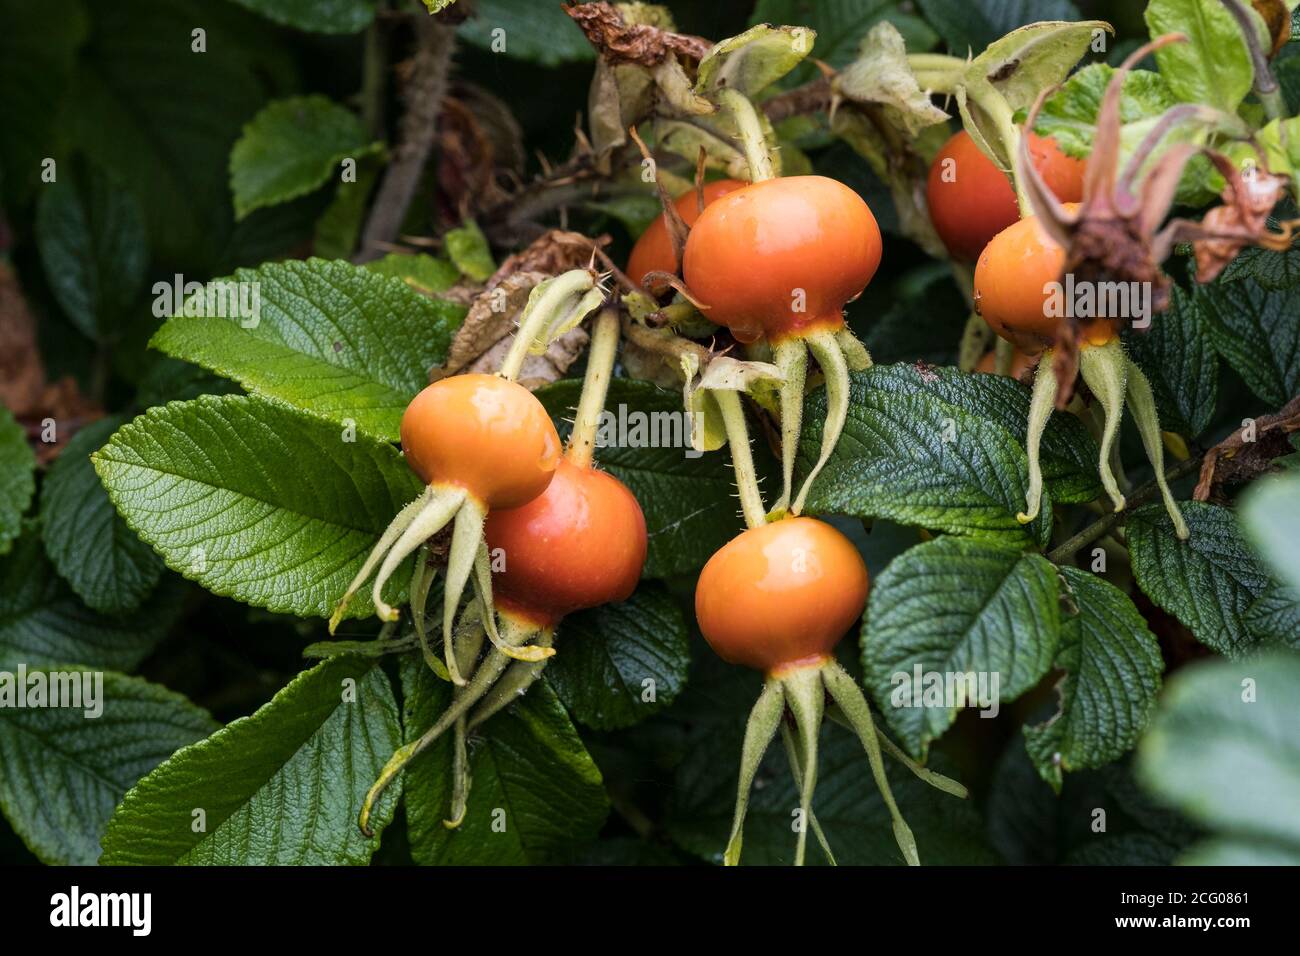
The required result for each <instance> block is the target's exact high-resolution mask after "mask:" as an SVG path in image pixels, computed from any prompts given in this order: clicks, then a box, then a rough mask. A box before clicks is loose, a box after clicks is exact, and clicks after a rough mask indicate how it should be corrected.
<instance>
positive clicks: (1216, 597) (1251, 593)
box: [1125, 501, 1271, 656]
mask: <svg viewBox="0 0 1300 956" xmlns="http://www.w3.org/2000/svg"><path fill="white" fill-rule="evenodd" d="M1179 506H1180V508H1181V510H1182V513H1183V518H1184V519H1185V520H1186V521H1187V527H1188V529H1189V530H1190V531H1191V537H1189V538H1188V539H1187V540H1186V541H1179V540H1178V538H1177V537H1175V536H1174V530H1173V524H1172V523H1171V522H1170V520H1169V516H1168V514H1166V513H1165V509H1164V506H1163V505H1160V504H1154V505H1147V506H1146V507H1144V508H1138V509H1137V510H1136V511H1134V512H1133V513H1132V514H1131V515H1129V518H1128V522H1127V523H1126V524H1125V528H1126V529H1127V533H1128V546H1129V554H1130V556H1131V557H1132V559H1133V574H1134V576H1135V577H1136V578H1137V583H1138V586H1139V587H1140V588H1142V590H1143V591H1144V592H1145V593H1146V594H1147V596H1148V597H1150V598H1151V600H1152V601H1154V602H1155V603H1156V604H1158V605H1159V606H1160V607H1162V608H1164V609H1165V610H1166V611H1168V612H1169V613H1170V614H1172V615H1174V616H1175V617H1176V618H1178V620H1180V621H1182V622H1183V623H1184V624H1186V625H1187V626H1188V627H1189V628H1191V631H1192V633H1193V634H1194V635H1196V639H1197V640H1198V641H1200V642H1201V643H1202V644H1204V645H1205V646H1206V647H1209V648H1212V649H1213V650H1216V651H1218V652H1219V653H1220V654H1227V655H1229V656H1237V655H1240V654H1243V653H1245V652H1246V651H1247V650H1249V649H1250V647H1251V646H1252V644H1253V643H1254V642H1253V640H1252V638H1251V635H1250V632H1249V629H1248V628H1247V627H1246V623H1245V620H1244V615H1245V614H1246V611H1247V609H1248V608H1249V607H1250V605H1251V604H1252V603H1253V602H1254V600H1255V599H1256V598H1257V597H1259V596H1260V594H1262V593H1263V592H1264V590H1265V589H1267V588H1268V586H1269V584H1270V583H1271V582H1270V580H1269V576H1268V574H1267V572H1265V570H1264V569H1263V568H1262V567H1260V564H1259V562H1258V560H1256V558H1255V556H1254V554H1252V553H1251V551H1250V549H1249V548H1248V547H1247V546H1246V542H1245V541H1243V540H1242V537H1241V532H1240V531H1239V530H1238V528H1237V522H1236V519H1235V517H1234V515H1233V513H1232V512H1231V511H1229V510H1228V509H1227V508H1219V507H1217V506H1215V505H1211V504H1206V503H1204V502H1200V501H1183V502H1180V505H1179Z"/></svg>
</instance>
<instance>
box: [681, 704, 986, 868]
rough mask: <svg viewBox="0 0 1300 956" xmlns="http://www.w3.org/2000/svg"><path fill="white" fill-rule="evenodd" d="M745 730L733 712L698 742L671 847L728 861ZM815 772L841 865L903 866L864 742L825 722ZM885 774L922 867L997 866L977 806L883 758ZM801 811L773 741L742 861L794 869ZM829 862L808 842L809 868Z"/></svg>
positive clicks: (684, 771) (819, 810)
mask: <svg viewBox="0 0 1300 956" xmlns="http://www.w3.org/2000/svg"><path fill="white" fill-rule="evenodd" d="M742 731H743V727H742V725H741V723H740V720H739V719H738V716H737V715H735V714H734V713H733V715H732V718H731V720H730V721H729V722H724V723H721V724H718V725H717V726H710V727H709V728H708V730H707V732H705V733H701V734H699V735H698V738H697V739H695V740H693V741H692V742H691V746H690V749H689V750H688V751H687V754H686V759H685V760H683V761H682V763H681V764H680V766H679V767H678V768H677V775H676V778H675V780H674V783H673V789H672V793H671V796H670V800H669V806H668V827H667V828H668V833H669V835H670V836H671V837H672V839H673V841H674V842H675V843H677V844H678V845H679V846H681V847H682V848H683V849H686V850H688V851H689V852H691V853H693V854H695V855H696V856H698V857H701V858H702V859H705V860H708V861H710V862H713V863H721V862H722V851H723V848H724V847H725V846H726V845H727V834H728V832H729V831H730V828H731V813H732V807H733V806H734V805H735V800H736V783H737V777H738V773H737V771H738V767H739V763H740V747H741V734H742ZM817 764H818V767H817V789H816V792H815V794H814V799H813V812H814V813H815V814H816V815H817V822H818V823H819V824H821V826H822V829H823V830H824V831H825V833H826V838H827V840H828V841H829V843H830V846H831V851H832V852H833V853H834V854H835V859H836V862H837V863H839V864H840V865H846V866H884V865H895V866H897V865H902V862H903V859H902V855H901V854H900V853H899V851H898V845H897V844H896V843H895V841H894V834H893V829H892V824H891V820H890V816H889V812H888V810H887V809H886V808H885V805H884V801H883V800H882V799H881V797H880V792H879V790H878V789H877V787H876V783H875V780H874V778H873V777H872V775H871V768H870V764H869V763H868V761H867V755H866V753H865V752H863V749H862V744H861V743H860V742H859V741H858V739H857V738H856V737H854V736H853V735H851V734H850V733H849V732H848V731H846V730H844V729H843V728H842V727H839V726H837V725H834V724H830V723H829V722H828V724H827V726H826V728H825V729H824V730H823V731H822V735H821V740H820V742H819V746H818V759H817ZM935 764H936V766H937V768H938V769H941V770H942V771H943V772H950V768H948V767H947V766H939V762H938V761H936V762H935ZM885 770H886V773H887V774H888V777H889V786H890V789H891V790H892V791H893V794H894V797H895V799H896V800H897V802H898V807H899V809H900V810H901V811H902V814H903V816H904V818H905V819H906V820H907V823H908V825H909V826H910V827H911V828H912V831H913V833H914V834H915V836H916V844H917V847H918V850H919V852H920V856H921V862H922V864H924V865H932V864H933V865H939V866H954V865H961V864H972V865H978V864H991V863H995V862H997V859H996V856H995V855H994V854H993V852H992V851H991V850H990V849H989V847H988V845H987V843H986V842H985V840H984V837H983V833H982V827H981V825H980V823H979V815H978V813H977V812H976V811H975V808H974V807H972V806H971V804H970V801H968V800H959V799H957V798H956V797H953V796H950V795H948V794H945V793H940V792H939V791H937V790H935V789H933V788H932V787H930V786H928V785H926V784H924V783H922V782H921V781H920V780H918V779H917V778H916V777H915V776H913V775H912V774H911V773H909V772H908V771H907V770H905V769H903V767H902V766H901V765H900V764H898V763H897V762H896V761H894V760H892V759H890V758H889V757H885ZM798 808H799V794H798V792H797V791H796V789H795V786H794V780H793V777H792V775H791V773H790V767H789V762H788V761H787V759H786V755H785V751H784V748H783V747H782V745H781V743H780V741H774V742H773V744H772V746H771V747H770V748H768V753H767V757H766V759H764V761H763V764H762V767H761V769H760V771H759V777H758V784H757V786H755V788H754V790H753V792H752V793H751V794H750V801H749V811H748V813H747V814H746V815H745V843H744V850H743V852H742V854H741V863H743V864H745V865H747V866H763V865H767V866H788V865H790V864H791V863H793V862H794V849H795V839H796V835H795V833H794V831H793V829H792V828H791V821H792V820H793V816H792V814H793V813H794V811H796V810H797V809H798ZM824 862H825V857H824V856H823V854H822V850H821V847H820V845H819V844H818V843H817V841H815V840H813V839H811V838H810V839H809V840H808V863H810V864H821V863H824Z"/></svg>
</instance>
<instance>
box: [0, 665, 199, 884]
mask: <svg viewBox="0 0 1300 956" xmlns="http://www.w3.org/2000/svg"><path fill="white" fill-rule="evenodd" d="M37 674H39V675H40V680H41V682H42V683H43V684H45V685H46V686H47V687H48V688H49V692H50V694H51V695H52V694H53V692H54V688H55V687H56V686H57V687H59V688H61V689H62V690H61V693H72V694H74V695H75V696H73V697H71V698H67V697H65V698H63V700H65V701H67V700H72V701H78V698H79V701H78V703H79V706H68V705H64V706H57V707H56V706H42V707H34V708H28V709H18V708H16V707H14V706H13V704H12V703H9V704H6V705H5V706H0V810H3V811H4V814H5V816H6V817H8V818H9V822H10V824H11V825H12V826H13V828H14V829H15V830H16V831H17V832H18V834H19V835H20V836H21V837H22V838H23V842H24V843H26V844H27V846H28V848H30V849H31V851H32V852H33V853H35V854H36V855H37V856H38V857H40V859H41V861H42V862H44V863H50V864H61V865H73V866H89V865H92V864H94V863H95V861H96V860H98V859H99V853H100V850H99V840H100V837H101V835H102V834H103V832H104V826H105V824H107V823H108V818H109V817H110V816H112V814H113V808H114V807H116V806H117V805H118V803H120V802H121V800H122V796H123V795H124V794H125V793H126V792H127V790H129V789H130V788H131V787H132V786H134V785H135V783H136V781H138V780H139V779H140V778H141V777H143V776H144V775H145V774H147V773H149V772H150V771H151V770H153V769H154V768H155V767H156V766H158V764H160V763H162V762H163V761H164V760H166V759H167V758H168V757H169V756H171V755H172V754H173V753H174V752H175V751H177V750H179V749H180V748H182V747H185V746H187V745H189V744H192V743H194V742H195V741H196V740H201V739H202V738H204V737H206V736H207V735H208V734H210V733H212V732H213V731H214V730H216V729H217V727H218V724H217V723H216V721H214V720H213V719H212V718H211V717H210V716H208V713H207V711H204V710H202V709H200V708H198V707H195V706H194V705H193V704H191V703H190V702H189V701H188V700H186V699H185V698H184V697H182V696H181V695H179V694H174V693H172V692H171V691H169V690H167V689H165V688H163V687H159V686H158V685H157V684H150V683H149V682H148V681H145V680H142V679H141V678H139V677H127V676H126V675H124V674H116V673H113V672H112V671H109V672H107V673H96V672H92V671H91V670H89V669H87V668H81V667H75V668H69V667H59V668H58V669H57V670H54V669H51V670H50V671H44V670H42V671H39V672H32V671H29V672H27V674H26V678H27V683H26V685H25V686H24V687H17V685H14V684H11V685H9V686H8V687H6V686H5V679H6V678H7V679H8V680H13V679H14V675H5V678H0V699H3V695H5V694H6V693H15V692H16V693H19V694H21V693H23V691H24V689H25V690H26V691H27V694H28V695H29V696H28V698H27V699H28V700H30V694H31V691H32V683H31V682H32V681H33V679H35V678H36V675H37ZM74 684H75V687H74ZM92 698H93V701H92ZM50 699H52V697H50V698H47V700H50ZM91 715H95V716H91ZM186 829H187V830H188V829H189V827H188V821H187V825H186Z"/></svg>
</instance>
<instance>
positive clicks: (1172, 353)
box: [1124, 286, 1219, 438]
mask: <svg viewBox="0 0 1300 956" xmlns="http://www.w3.org/2000/svg"><path fill="white" fill-rule="evenodd" d="M1124 344H1125V345H1126V346H1127V347H1128V350H1129V355H1130V357H1131V358H1132V359H1133V360H1134V361H1135V362H1137V364H1138V365H1139V366H1140V367H1141V368H1142V371H1143V372H1144V373H1146V376H1147V378H1148V379H1150V381H1151V388H1152V390H1153V391H1154V392H1155V396H1156V402H1157V406H1158V408H1159V409H1160V421H1161V424H1162V425H1163V427H1164V428H1165V429H1166V430H1168V431H1178V432H1181V433H1183V434H1185V435H1187V436H1189V437H1191V438H1195V437H1196V436H1198V435H1200V434H1201V433H1202V432H1204V431H1205V429H1206V428H1208V427H1209V425H1210V419H1211V418H1212V417H1213V415H1214V409H1215V405H1216V403H1217V401H1218V397H1219V354H1218V352H1216V351H1215V349H1214V336H1213V334H1212V332H1211V329H1210V321H1209V319H1208V317H1207V316H1206V314H1205V309H1204V299H1203V296H1202V295H1201V293H1200V292H1199V291H1193V292H1189V291H1187V290H1185V289H1183V288H1182V287H1181V286H1174V288H1173V289H1172V292H1171V296H1170V303H1169V308H1168V310H1166V311H1165V312H1163V313H1161V314H1160V315H1158V316H1156V317H1155V318H1154V320H1153V321H1152V323H1151V328H1149V329H1147V330H1146V331H1131V332H1129V333H1127V334H1126V335H1125V337H1124Z"/></svg>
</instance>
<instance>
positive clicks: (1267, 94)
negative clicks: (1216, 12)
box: [1220, 0, 1287, 120]
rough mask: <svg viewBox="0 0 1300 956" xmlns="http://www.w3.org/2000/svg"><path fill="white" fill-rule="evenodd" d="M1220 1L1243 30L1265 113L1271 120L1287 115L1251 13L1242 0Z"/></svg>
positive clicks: (1256, 87) (1284, 101) (1242, 35)
mask: <svg viewBox="0 0 1300 956" xmlns="http://www.w3.org/2000/svg"><path fill="white" fill-rule="evenodd" d="M1220 2H1221V3H1222V4H1223V5H1224V6H1225V7H1227V8H1228V13H1230V14H1232V18H1233V19H1234V20H1236V21H1237V29H1239V30H1240V31H1241V37H1242V39H1243V40H1244V41H1245V43H1246V49H1247V50H1249V51H1250V62H1251V65H1252V66H1253V67H1254V69H1255V95H1256V96H1257V97H1259V102H1260V103H1261V105H1263V107H1264V112H1265V114H1266V115H1267V116H1268V118H1269V119H1271V120H1275V119H1282V118H1283V117H1284V116H1286V115H1287V108H1286V99H1285V98H1284V97H1283V96H1282V90H1281V89H1280V88H1279V87H1278V85H1277V78H1276V77H1275V76H1273V70H1272V69H1271V68H1270V67H1269V65H1268V55H1267V54H1266V53H1265V52H1264V50H1263V48H1262V47H1261V46H1260V45H1259V35H1258V34H1257V33H1256V32H1255V24H1254V22H1253V21H1252V20H1251V18H1250V14H1249V13H1248V12H1247V10H1246V7H1245V6H1244V5H1243V4H1242V2H1241V0H1220Z"/></svg>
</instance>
